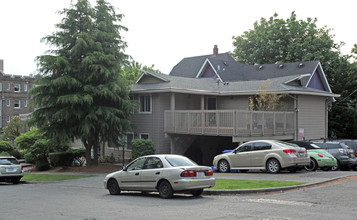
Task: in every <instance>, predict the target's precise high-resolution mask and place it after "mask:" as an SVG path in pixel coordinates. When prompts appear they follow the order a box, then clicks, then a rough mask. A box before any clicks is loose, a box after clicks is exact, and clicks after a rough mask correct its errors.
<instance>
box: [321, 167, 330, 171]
mask: <svg viewBox="0 0 357 220" xmlns="http://www.w3.org/2000/svg"><path fill="white" fill-rule="evenodd" d="M321 170H323V171H330V170H331V167H321Z"/></svg>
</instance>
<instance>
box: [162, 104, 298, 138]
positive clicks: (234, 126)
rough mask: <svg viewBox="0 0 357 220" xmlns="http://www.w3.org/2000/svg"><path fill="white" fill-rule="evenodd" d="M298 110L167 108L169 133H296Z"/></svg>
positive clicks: (263, 134) (260, 134)
mask: <svg viewBox="0 0 357 220" xmlns="http://www.w3.org/2000/svg"><path fill="white" fill-rule="evenodd" d="M294 115H295V114H294V112H270V111H269V112H264V111H244V110H203V111H201V110H180V111H165V132H166V133H178V134H201V135H214V136H215V135H221V136H271V135H287V134H294V131H295V124H294V121H295V120H294V118H295V117H294Z"/></svg>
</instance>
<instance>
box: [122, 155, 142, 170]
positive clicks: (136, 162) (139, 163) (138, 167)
mask: <svg viewBox="0 0 357 220" xmlns="http://www.w3.org/2000/svg"><path fill="white" fill-rule="evenodd" d="M145 161H146V158H140V159H137V160H134V162H132V163H131V164H129V165H128V168H127V169H126V170H127V171H131V170H141V169H142V168H143V166H144V163H145Z"/></svg>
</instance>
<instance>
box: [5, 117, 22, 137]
mask: <svg viewBox="0 0 357 220" xmlns="http://www.w3.org/2000/svg"><path fill="white" fill-rule="evenodd" d="M23 129H24V122H23V121H21V119H20V118H19V117H17V116H14V117H12V118H11V120H10V122H9V124H8V125H7V126H6V127H4V134H3V136H2V139H4V140H7V141H11V142H13V141H14V140H15V138H16V137H18V136H19V135H20V134H21V132H23Z"/></svg>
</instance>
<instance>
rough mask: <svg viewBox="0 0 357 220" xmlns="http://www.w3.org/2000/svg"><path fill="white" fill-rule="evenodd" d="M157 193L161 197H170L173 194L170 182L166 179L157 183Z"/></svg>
mask: <svg viewBox="0 0 357 220" xmlns="http://www.w3.org/2000/svg"><path fill="white" fill-rule="evenodd" d="M158 189H159V194H160V196H161V198H163V199H170V198H172V196H173V195H174V190H173V189H172V187H171V184H170V183H169V182H167V181H162V182H161V183H160V184H159V187H158Z"/></svg>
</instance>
